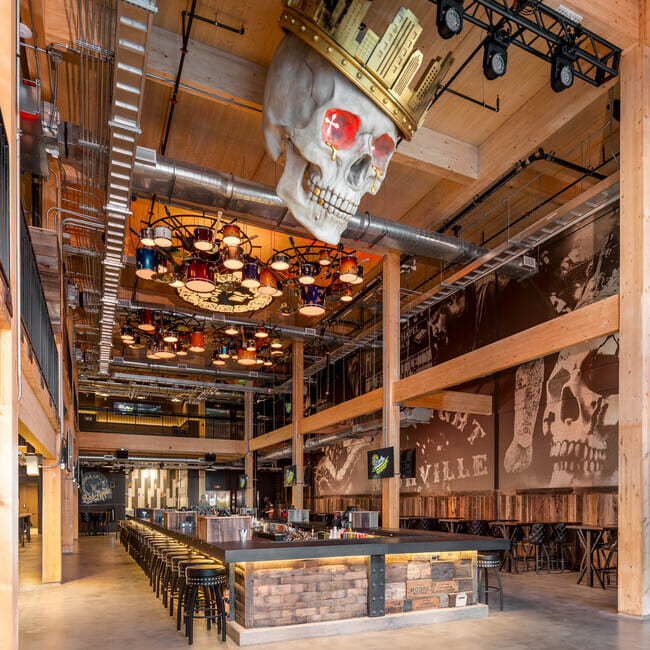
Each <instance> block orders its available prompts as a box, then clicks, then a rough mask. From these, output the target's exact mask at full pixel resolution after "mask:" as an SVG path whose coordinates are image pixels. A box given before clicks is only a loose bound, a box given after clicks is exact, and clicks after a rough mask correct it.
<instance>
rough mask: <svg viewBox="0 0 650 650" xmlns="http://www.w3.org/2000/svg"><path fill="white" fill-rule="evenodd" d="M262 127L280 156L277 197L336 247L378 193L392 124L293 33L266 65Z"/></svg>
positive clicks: (392, 141)
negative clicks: (362, 205) (364, 201)
mask: <svg viewBox="0 0 650 650" xmlns="http://www.w3.org/2000/svg"><path fill="white" fill-rule="evenodd" d="M263 122H264V123H263V129H264V138H265V140H266V146H267V148H268V150H269V152H270V154H271V156H272V157H273V158H274V160H277V159H278V158H280V156H281V155H282V153H284V154H285V162H284V170H283V172H282V176H281V178H280V181H279V183H278V186H277V192H278V196H280V198H281V199H282V200H283V201H284V202H285V204H286V205H287V207H288V208H289V209H290V210H291V212H292V213H293V215H294V216H295V217H296V219H297V220H298V221H299V222H300V223H301V224H302V225H303V226H305V227H306V228H307V229H308V230H309V231H310V232H311V233H312V234H313V235H314V236H315V237H317V238H318V239H320V240H322V241H325V242H327V243H329V244H333V245H336V244H338V243H339V240H340V237H341V234H342V233H343V231H344V230H345V229H346V227H347V223H348V220H349V218H350V216H351V215H354V214H356V212H357V207H358V206H359V201H360V200H361V197H362V196H363V195H364V194H366V193H368V192H370V193H371V194H376V193H377V192H378V191H379V188H380V186H381V183H382V181H383V178H384V176H385V175H386V169H387V167H388V163H389V162H390V159H391V157H392V155H393V151H394V148H395V143H396V142H397V128H396V127H395V125H394V123H393V122H392V121H391V119H390V118H389V117H388V116H387V115H386V114H385V113H384V112H383V111H382V110H381V109H379V108H378V107H377V106H376V105H375V104H374V103H373V102H372V101H370V100H369V99H368V98H367V97H366V96H365V95H364V94H363V93H362V92H361V91H360V90H359V89H358V88H357V87H356V86H355V85H354V84H353V83H351V82H350V81H348V80H347V79H346V78H345V77H344V76H343V75H342V74H341V73H340V72H338V71H337V70H336V68H334V67H333V66H332V65H330V63H328V62H327V61H326V60H325V59H324V58H323V57H321V56H320V55H319V54H318V53H317V52H315V51H314V50H312V49H311V48H310V47H309V46H308V45H306V44H305V43H303V42H302V41H301V40H300V39H298V38H297V37H295V36H293V35H292V34H288V35H287V36H285V38H284V40H283V41H282V43H280V45H279V47H278V49H277V50H276V52H275V55H274V56H273V61H272V62H271V67H270V69H269V74H268V77H267V80H266V89H265V93H264V116H263Z"/></svg>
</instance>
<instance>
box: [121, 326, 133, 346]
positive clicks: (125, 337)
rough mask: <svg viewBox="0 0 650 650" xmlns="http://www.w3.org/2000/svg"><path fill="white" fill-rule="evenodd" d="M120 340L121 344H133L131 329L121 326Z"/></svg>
mask: <svg viewBox="0 0 650 650" xmlns="http://www.w3.org/2000/svg"><path fill="white" fill-rule="evenodd" d="M120 338H121V339H122V342H123V343H133V329H132V328H131V327H129V326H128V325H122V329H121V330H120Z"/></svg>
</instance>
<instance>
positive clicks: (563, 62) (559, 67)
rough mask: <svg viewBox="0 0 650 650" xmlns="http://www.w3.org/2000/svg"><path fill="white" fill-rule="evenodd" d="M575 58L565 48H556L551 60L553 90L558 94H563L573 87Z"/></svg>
mask: <svg viewBox="0 0 650 650" xmlns="http://www.w3.org/2000/svg"><path fill="white" fill-rule="evenodd" d="M573 64H574V57H572V56H571V54H570V53H569V52H568V51H567V49H566V47H565V46H562V47H558V48H556V50H555V52H554V53H553V58H552V59H551V88H553V90H554V91H555V92H556V93H561V92H562V91H563V90H566V89H567V88H571V86H572V85H573V78H574V72H573Z"/></svg>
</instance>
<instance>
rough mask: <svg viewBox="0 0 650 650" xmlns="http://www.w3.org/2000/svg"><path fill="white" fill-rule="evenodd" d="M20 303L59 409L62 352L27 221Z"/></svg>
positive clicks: (22, 226)
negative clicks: (44, 291) (57, 340)
mask: <svg viewBox="0 0 650 650" xmlns="http://www.w3.org/2000/svg"><path fill="white" fill-rule="evenodd" d="M20 300H21V315H22V321H23V325H24V326H25V329H26V330H27V334H28V336H29V340H30V342H31V345H32V349H33V350H34V355H35V356H36V361H37V362H38V365H39V366H40V369H41V374H42V375H43V378H44V379H45V382H46V383H47V386H48V388H49V390H50V394H51V395H52V399H53V400H54V404H55V405H56V406H57V408H58V404H59V352H58V350H57V349H56V341H55V339H54V332H53V331H52V324H51V322H50V314H49V312H48V310H47V302H46V300H45V294H44V293H43V286H42V285H41V278H40V275H39V273H38V265H37V263H36V256H35V255H34V249H33V248H32V240H31V238H30V236H29V229H28V228H27V223H26V222H25V219H24V217H23V218H22V219H21V221H20Z"/></svg>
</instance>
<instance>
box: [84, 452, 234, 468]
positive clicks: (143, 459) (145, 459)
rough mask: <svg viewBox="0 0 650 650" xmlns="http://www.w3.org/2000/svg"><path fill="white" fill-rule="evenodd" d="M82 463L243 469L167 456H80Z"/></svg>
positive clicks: (189, 458)
mask: <svg viewBox="0 0 650 650" xmlns="http://www.w3.org/2000/svg"><path fill="white" fill-rule="evenodd" d="M79 460H80V461H91V462H113V461H119V462H120V463H129V462H132V463H191V464H193V465H205V466H206V467H209V468H210V469H233V468H237V469H240V468H242V467H243V464H242V463H241V462H234V463H233V464H232V465H215V464H214V463H209V462H206V461H205V459H204V458H193V457H191V456H185V457H176V456H175V457H172V456H170V457H166V456H131V455H129V457H128V458H117V456H115V455H113V454H104V455H103V456H92V455H84V454H80V455H79Z"/></svg>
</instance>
